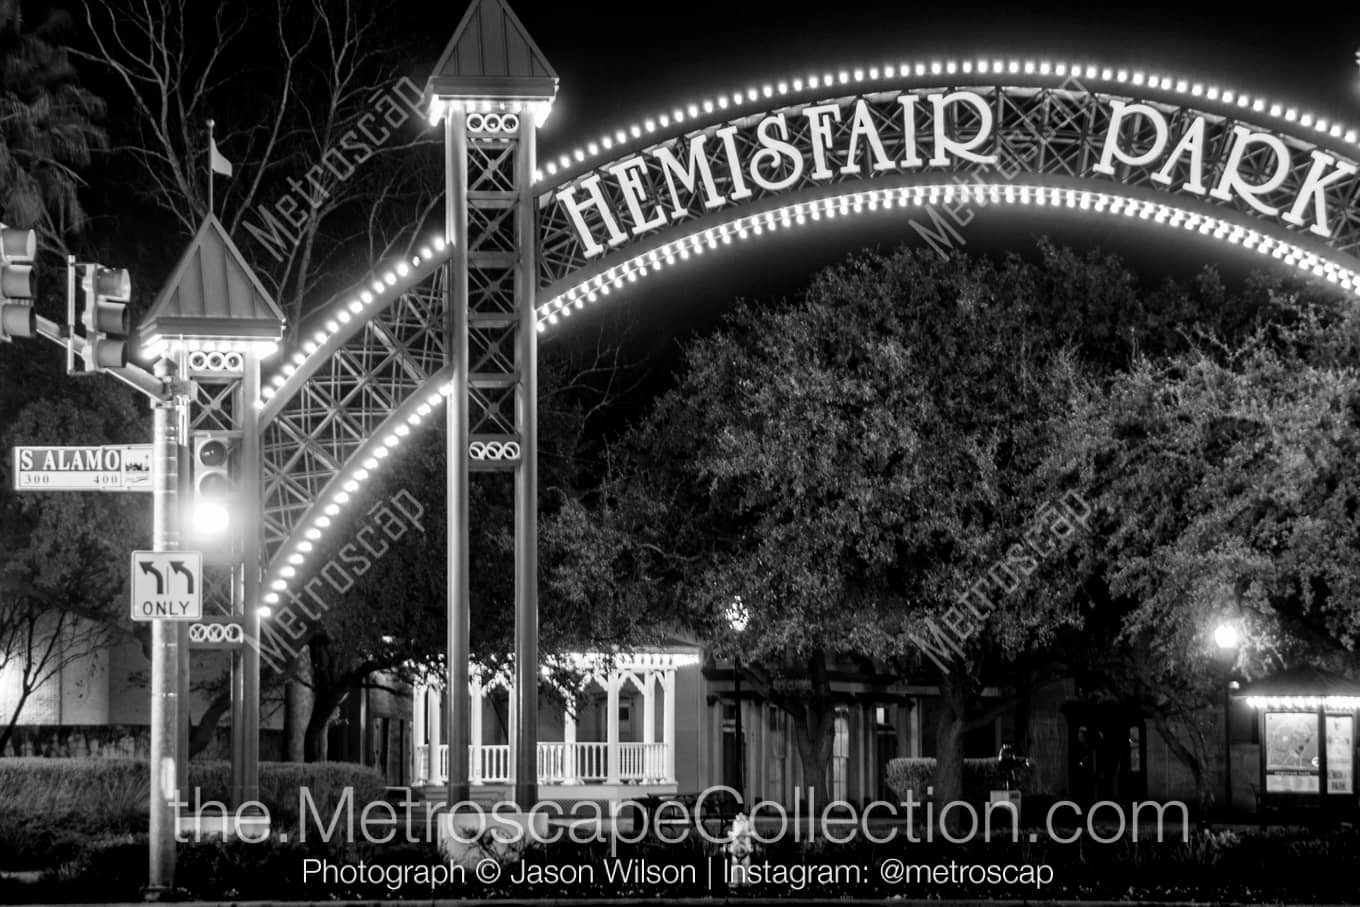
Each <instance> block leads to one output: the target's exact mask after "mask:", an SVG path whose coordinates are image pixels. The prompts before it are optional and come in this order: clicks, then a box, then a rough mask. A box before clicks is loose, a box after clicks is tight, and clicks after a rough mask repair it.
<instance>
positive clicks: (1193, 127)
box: [551, 91, 1356, 258]
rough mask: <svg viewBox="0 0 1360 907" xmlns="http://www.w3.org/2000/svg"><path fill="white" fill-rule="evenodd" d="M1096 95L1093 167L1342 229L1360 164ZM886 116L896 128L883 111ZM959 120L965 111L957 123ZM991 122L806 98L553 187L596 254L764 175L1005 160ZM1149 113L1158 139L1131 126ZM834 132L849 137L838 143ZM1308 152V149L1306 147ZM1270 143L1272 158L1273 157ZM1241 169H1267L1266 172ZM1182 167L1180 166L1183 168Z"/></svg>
mask: <svg viewBox="0 0 1360 907" xmlns="http://www.w3.org/2000/svg"><path fill="white" fill-rule="evenodd" d="M1096 101H1097V103H1098V104H1100V105H1101V106H1102V107H1103V108H1104V113H1105V114H1106V116H1105V117H1102V119H1103V120H1105V121H1106V126H1105V131H1104V132H1103V134H1102V135H1100V136H1099V144H1100V147H1101V149H1102V150H1101V154H1100V159H1099V161H1098V162H1097V163H1096V164H1095V165H1094V166H1093V167H1092V168H1091V169H1092V172H1093V174H1095V175H1099V176H1103V177H1112V178H1115V179H1125V178H1131V176H1132V175H1133V172H1132V171H1133V170H1135V169H1136V168H1151V169H1152V170H1153V173H1152V176H1151V179H1152V180H1153V181H1155V182H1157V183H1159V184H1161V185H1164V186H1167V187H1169V188H1171V189H1173V190H1174V191H1177V192H1184V193H1188V194H1190V195H1194V196H1199V197H1201V198H1203V197H1205V196H1207V197H1209V198H1213V199H1218V200H1220V201H1231V200H1234V199H1240V200H1242V201H1243V202H1245V203H1246V204H1247V205H1249V206H1250V207H1252V208H1253V209H1255V210H1256V211H1258V212H1260V213H1261V214H1264V215H1267V216H1271V217H1278V218H1279V219H1280V220H1282V221H1283V222H1284V223H1286V224H1289V225H1291V226H1294V227H1303V228H1306V229H1307V230H1308V231H1309V232H1311V233H1314V234H1316V235H1318V236H1322V237H1330V236H1331V233H1332V229H1333V226H1332V222H1331V220H1330V219H1329V218H1328V210H1327V209H1328V199H1327V193H1328V191H1329V190H1330V191H1332V192H1333V193H1336V192H1341V193H1348V192H1351V191H1353V188H1354V187H1352V186H1349V185H1344V184H1343V183H1344V182H1345V181H1347V180H1349V179H1350V178H1351V177H1353V176H1355V174H1356V167H1355V166H1354V165H1353V164H1351V163H1348V162H1346V161H1342V160H1339V159H1338V158H1336V157H1335V156H1334V155H1331V154H1328V153H1327V152H1325V151H1323V150H1321V149H1318V148H1298V147H1297V143H1294V146H1295V147H1294V150H1291V146H1290V145H1289V144H1286V142H1285V141H1284V140H1283V139H1281V138H1280V137H1279V136H1276V135H1274V134H1272V133H1269V132H1259V131H1254V130H1252V129H1250V128H1249V127H1247V126H1243V125H1241V124H1236V125H1234V126H1233V127H1232V129H1231V131H1230V133H1228V134H1227V135H1226V136H1225V140H1223V141H1210V140H1209V138H1208V130H1209V128H1210V122H1211V120H1210V118H1208V117H1206V116H1205V115H1203V114H1197V113H1193V112H1187V115H1186V116H1184V117H1181V118H1178V119H1177V129H1178V130H1179V134H1178V135H1175V136H1174V142H1173V135H1172V132H1171V125H1170V122H1169V119H1170V118H1169V117H1168V115H1167V114H1166V113H1164V112H1163V111H1162V110H1160V109H1158V108H1156V107H1153V106H1150V105H1148V104H1140V103H1136V102H1130V101H1125V100H1121V99H1117V98H1102V97H1097V98H1096ZM927 117H928V119H929V123H928V124H926V128H925V130H924V131H922V130H921V127H922V123H923V122H924V121H925V120H926V118H927ZM1218 121H1219V120H1218V118H1213V120H1212V122H1214V123H1217V122H1218ZM842 122H848V123H849V124H850V128H849V129H848V130H847V129H841V130H839V132H838V133H837V131H836V130H833V128H832V124H834V123H842ZM888 123H892V129H891V133H890V134H888V133H887V126H886V125H880V124H888ZM951 124H965V125H963V126H960V127H957V128H958V129H959V132H957V133H956V132H954V131H952V130H953V129H954V128H956V127H954V126H953V125H951ZM994 127H995V118H994V114H993V109H992V106H991V104H990V103H989V101H988V98H986V97H984V96H983V95H982V94H979V93H977V92H974V91H951V92H947V93H946V92H934V93H928V94H921V95H918V94H902V95H899V96H897V97H896V98H895V99H892V100H884V99H882V98H881V97H875V98H846V99H841V100H837V101H831V102H828V103H823V104H809V105H806V106H803V107H801V108H793V109H790V110H782V111H780V112H778V113H772V114H769V115H767V116H765V117H763V118H761V119H759V120H754V119H743V120H742V121H740V122H739V123H729V124H727V125H725V126H723V127H721V128H719V129H717V130H715V131H712V132H696V133H691V134H689V135H685V136H682V137H680V138H677V139H674V140H671V141H669V142H666V143H663V144H660V145H657V146H654V147H652V148H649V149H647V150H646V151H643V152H641V153H640V154H636V155H633V156H632V157H628V158H625V159H624V160H621V161H619V162H617V163H614V164H610V165H607V166H605V167H604V168H602V169H600V170H597V171H594V172H592V173H589V174H586V175H584V176H582V177H579V178H577V179H574V180H572V181H571V182H570V183H568V184H566V185H565V186H563V187H562V188H561V189H559V190H557V192H556V193H555V194H554V195H553V197H552V199H551V201H552V203H553V204H556V205H559V206H561V211H562V212H563V213H564V214H565V216H566V219H567V220H568V221H569V222H570V223H571V224H572V227H573V228H574V230H575V232H576V234H577V236H578V238H579V239H580V241H581V244H582V247H583V251H584V254H585V257H586V258H595V257H597V256H599V255H601V254H603V253H604V252H605V250H606V249H607V248H612V247H615V246H619V245H621V244H623V243H624V242H626V241H627V240H628V238H629V234H630V233H631V234H632V235H633V236H634V237H638V236H642V235H643V234H646V233H649V232H651V231H653V230H657V229H660V228H662V227H664V226H666V225H667V224H669V223H671V222H674V221H679V220H682V219H683V218H685V217H686V216H688V215H690V214H691V212H690V208H691V206H692V205H695V206H696V211H697V210H698V209H697V204H698V203H701V204H702V208H703V210H704V211H713V210H717V209H720V208H723V207H725V206H727V205H729V204H732V203H734V202H739V201H742V200H744V199H747V198H751V197H752V196H753V195H754V194H755V190H756V189H759V190H762V191H764V192H767V193H768V192H779V191H782V190H784V189H788V188H790V187H792V186H795V185H797V184H798V183H799V181H800V180H801V179H803V177H804V175H805V174H806V177H807V179H808V180H810V181H811V182H813V183H819V182H832V181H834V180H837V179H840V178H842V177H843V176H847V175H849V176H858V175H860V174H866V175H868V174H869V173H887V172H908V171H924V170H927V169H930V168H939V167H946V166H951V165H958V164H962V165H964V166H969V165H973V164H988V165H992V166H995V165H997V164H998V155H997V154H996V153H995V152H994V151H989V150H988V149H992V148H995V147H997V146H998V142H997V141H996V137H995V136H994V134H993V133H994ZM1148 127H1150V128H1151V133H1152V140H1151V143H1150V144H1148V143H1147V142H1146V141H1145V140H1141V139H1139V140H1136V139H1135V138H1134V137H1135V136H1140V135H1144V134H1146V133H1147V131H1148ZM837 134H839V135H840V136H843V137H844V138H843V139H842V140H841V144H839V145H836V144H835V137H836V135H837ZM885 135H887V138H886V139H885ZM738 137H740V141H739V140H738ZM1168 149H1169V150H1168ZM1298 155H1303V156H1304V157H1303V158H1302V159H1301V160H1296V159H1295V158H1296V156H1298ZM1263 157H1265V158H1268V159H1269V160H1268V163H1266V164H1264V165H1263V164H1261V161H1262V159H1263ZM1116 164H1118V165H1120V168H1119V170H1118V171H1117V170H1116ZM1303 165H1306V166H1307V173H1306V175H1305V176H1304V178H1303V179H1302V181H1301V183H1300V184H1299V187H1298V190H1297V191H1296V192H1293V194H1292V197H1291V198H1292V200H1291V202H1290V203H1289V204H1288V206H1287V210H1283V209H1282V208H1280V207H1277V206H1276V205H1273V204H1271V203H1270V202H1268V201H1267V200H1266V199H1265V196H1268V195H1270V194H1271V193H1274V192H1275V191H1276V190H1278V189H1280V188H1281V187H1282V186H1283V185H1284V184H1285V181H1286V180H1287V179H1288V176H1289V174H1290V173H1291V172H1293V171H1294V170H1295V169H1296V168H1298V167H1300V166H1303ZM1244 170H1245V171H1248V172H1258V171H1259V172H1262V173H1266V174H1268V176H1267V177H1266V179H1265V181H1264V182H1260V183H1256V182H1252V181H1251V180H1249V179H1248V177H1247V176H1246V175H1245V174H1244ZM1125 173H1129V177H1126V176H1124V175H1123V174H1125ZM1173 174H1181V175H1182V177H1183V178H1179V179H1174V180H1173ZM1212 174H1218V177H1217V180H1216V181H1214V183H1213V185H1212V186H1210V185H1209V184H1208V183H1206V181H1205V178H1206V175H1212ZM1173 182H1174V183H1175V185H1173ZM719 186H722V187H723V189H720V188H719ZM753 187H754V188H753ZM1282 210H1283V213H1281V211H1282Z"/></svg>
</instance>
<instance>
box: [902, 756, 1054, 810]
mask: <svg viewBox="0 0 1360 907" xmlns="http://www.w3.org/2000/svg"><path fill="white" fill-rule="evenodd" d="M1030 774H1031V773H1030V770H1029V768H1028V767H1017V769H1016V772H1015V787H1017V788H1019V789H1020V790H1022V791H1023V790H1024V789H1025V787H1026V785H1028V783H1029V781H1030ZM887 781H888V786H889V787H890V788H892V790H893V793H895V794H896V795H897V797H898V799H899V800H906V799H907V791H911V792H912V796H913V797H914V799H915V800H916V801H917V802H918V803H920V802H924V801H927V800H930V799H931V798H932V795H931V794H928V793H927V792H926V791H927V789H928V788H930V787H932V786H933V785H934V784H935V759H934V758H933V757H905V758H899V759H889V760H888V768H887ZM1004 786H1005V782H1004V781H1003V780H1002V778H1001V766H1000V764H999V763H998V762H997V761H996V759H965V760H963V799H964V800H966V801H967V802H969V803H972V804H974V805H975V806H982V805H985V804H986V803H987V800H988V794H989V792H990V791H994V790H1001V789H1002V788H1003V787H1004Z"/></svg>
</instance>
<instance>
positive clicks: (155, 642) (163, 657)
mask: <svg viewBox="0 0 1360 907" xmlns="http://www.w3.org/2000/svg"><path fill="white" fill-rule="evenodd" d="M156 376H157V378H159V379H161V381H163V382H164V384H165V386H166V387H167V388H169V389H170V392H169V394H168V395H167V397H166V398H162V399H158V400H156V401H154V403H153V404H152V412H153V417H154V418H153V436H152V454H151V483H152V546H153V547H154V548H155V550H157V551H177V550H179V547H180V498H179V485H180V476H179V472H180V460H181V456H180V449H181V446H182V441H183V431H184V428H185V427H186V426H187V422H188V398H187V397H185V396H184V395H183V394H182V393H181V392H180V390H179V388H178V387H177V381H178V377H179V369H178V368H177V367H176V363H175V362H174V361H173V360H171V359H162V360H160V361H159V362H158V363H156ZM180 636H181V634H180V628H179V626H178V625H177V622H176V621H170V620H155V621H152V622H151V802H150V812H151V816H150V819H151V821H150V829H149V830H150V866H149V872H148V876H147V892H146V894H147V898H148V899H150V900H157V899H159V898H161V897H163V896H165V895H167V894H168V893H169V892H170V891H171V890H172V889H173V887H174V882H175V822H176V818H177V810H178V807H177V805H176V801H178V800H180V799H182V796H181V793H182V791H181V790H179V789H178V788H179V780H180V777H179V776H180V773H181V767H180V745H179V740H178V738H179V736H180V734H179V730H180V727H181V721H182V718H181V715H180V711H181V709H184V708H187V707H188V703H186V702H182V701H181V699H180V659H181V656H182V655H185V654H187V653H184V652H181V649H180Z"/></svg>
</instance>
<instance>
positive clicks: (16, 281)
mask: <svg viewBox="0 0 1360 907" xmlns="http://www.w3.org/2000/svg"><path fill="white" fill-rule="evenodd" d="M37 251H38V237H37V235H36V234H34V232H33V231H32V230H18V229H15V228H14V227H6V226H5V225H4V224H0V340H9V339H11V338H13V337H32V336H33V335H34V333H36V331H37V319H36V317H35V316H34V312H33V256H34V254H35V253H36V252H37Z"/></svg>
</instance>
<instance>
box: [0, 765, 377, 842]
mask: <svg viewBox="0 0 1360 907" xmlns="http://www.w3.org/2000/svg"><path fill="white" fill-rule="evenodd" d="M189 786H190V791H189V793H188V795H187V796H186V797H185V798H184V799H187V800H188V801H189V803H190V804H191V805H190V809H192V808H193V807H192V803H193V797H194V795H193V789H194V788H198V791H199V798H200V802H202V803H207V802H209V801H212V800H218V801H221V802H224V803H229V802H230V796H231V764H230V763H228V762H193V763H190V765H189ZM303 786H306V787H307V788H308V791H309V793H310V795H311V798H312V800H313V801H314V802H315V803H316V805H317V810H318V812H319V813H320V814H321V815H322V816H323V817H329V816H330V815H331V814H332V813H333V812H334V811H335V809H336V807H337V804H338V803H339V801H340V798H341V796H342V795H343V793H344V790H345V788H346V787H352V788H353V789H354V803H355V806H356V808H358V807H360V806H362V805H363V804H365V803H368V802H370V801H373V800H381V799H382V798H383V794H384V792H385V782H384V780H383V777H382V775H381V774H379V773H378V771H377V770H376V769H373V768H368V767H366V766H362V765H354V764H351V763H346V762H323V763H294V762H261V763H260V797H259V799H260V802H262V803H263V804H264V805H265V806H266V807H267V808H268V809H269V813H270V816H271V818H272V819H273V822H274V827H275V828H296V826H297V820H298V790H299V788H301V787H303ZM149 800H150V767H149V766H148V764H147V763H146V762H145V761H143V760H140V759H44V758H41V757H25V758H10V759H0V869H25V868H37V867H43V866H54V865H59V864H61V863H63V862H65V861H66V860H67V859H69V858H70V857H71V856H72V855H73V854H74V853H75V852H78V851H80V850H81V849H82V848H83V847H84V845H85V843H86V842H88V841H89V840H91V839H93V838H98V837H103V836H110V835H112V836H118V835H127V834H134V833H137V832H145V831H146V827H147V809H148V804H149ZM205 814H206V815H216V812H215V811H205Z"/></svg>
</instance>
